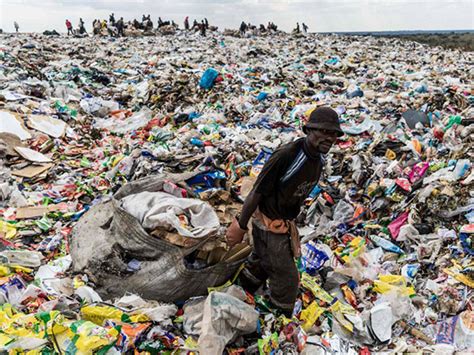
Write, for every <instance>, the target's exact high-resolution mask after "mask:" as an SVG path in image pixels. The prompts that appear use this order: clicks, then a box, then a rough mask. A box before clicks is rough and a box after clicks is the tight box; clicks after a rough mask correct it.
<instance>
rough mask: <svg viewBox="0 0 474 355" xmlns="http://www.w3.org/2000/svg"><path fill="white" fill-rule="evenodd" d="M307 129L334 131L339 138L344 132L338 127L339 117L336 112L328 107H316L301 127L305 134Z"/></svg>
mask: <svg viewBox="0 0 474 355" xmlns="http://www.w3.org/2000/svg"><path fill="white" fill-rule="evenodd" d="M308 129H326V130H328V131H336V132H337V135H338V136H339V137H341V136H343V135H344V132H343V131H342V129H341V126H340V125H339V116H338V114H337V112H336V111H334V110H333V109H332V108H330V107H318V108H317V109H315V110H313V111H312V112H311V114H310V115H309V120H308V122H307V123H306V125H305V126H304V127H303V132H304V133H307V130H308Z"/></svg>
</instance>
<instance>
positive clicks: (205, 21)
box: [204, 18, 209, 30]
mask: <svg viewBox="0 0 474 355" xmlns="http://www.w3.org/2000/svg"><path fill="white" fill-rule="evenodd" d="M204 24H205V25H206V30H208V29H209V22H208V21H207V18H204Z"/></svg>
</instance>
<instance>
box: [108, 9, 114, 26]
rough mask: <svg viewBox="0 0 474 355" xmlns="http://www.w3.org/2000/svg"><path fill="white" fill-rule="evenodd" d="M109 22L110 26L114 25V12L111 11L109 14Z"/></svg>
mask: <svg viewBox="0 0 474 355" xmlns="http://www.w3.org/2000/svg"><path fill="white" fill-rule="evenodd" d="M109 23H110V25H111V26H115V14H114V13H113V12H112V14H110V16H109Z"/></svg>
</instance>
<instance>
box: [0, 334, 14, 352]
mask: <svg viewBox="0 0 474 355" xmlns="http://www.w3.org/2000/svg"><path fill="white" fill-rule="evenodd" d="M14 340H15V338H13V337H9V336H8V335H5V334H2V333H0V351H4V350H5V347H6V346H7V345H8V344H10V343H11V342H12V341H14Z"/></svg>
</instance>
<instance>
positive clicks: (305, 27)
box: [303, 22, 308, 33]
mask: <svg viewBox="0 0 474 355" xmlns="http://www.w3.org/2000/svg"><path fill="white" fill-rule="evenodd" d="M303 31H304V33H308V26H307V25H306V24H305V23H304V22H303Z"/></svg>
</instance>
